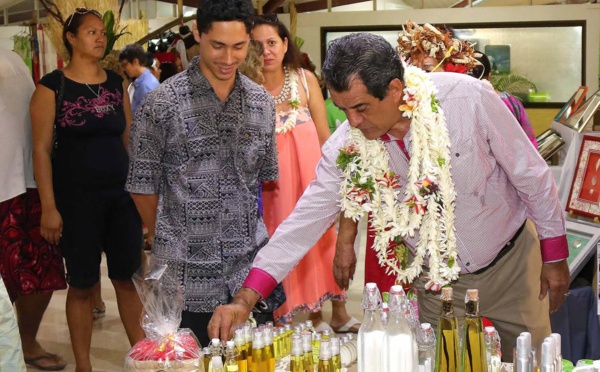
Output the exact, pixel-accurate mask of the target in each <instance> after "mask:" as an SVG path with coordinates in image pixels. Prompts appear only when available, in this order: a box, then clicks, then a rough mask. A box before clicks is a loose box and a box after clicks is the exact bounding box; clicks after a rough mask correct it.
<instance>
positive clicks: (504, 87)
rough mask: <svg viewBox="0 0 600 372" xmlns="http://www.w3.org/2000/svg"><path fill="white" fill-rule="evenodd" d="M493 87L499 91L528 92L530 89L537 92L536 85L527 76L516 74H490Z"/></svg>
mask: <svg viewBox="0 0 600 372" xmlns="http://www.w3.org/2000/svg"><path fill="white" fill-rule="evenodd" d="M491 83H492V85H493V86H494V89H496V90H498V91H500V92H508V93H510V94H515V93H529V90H530V89H533V90H534V91H535V92H537V87H536V86H535V84H534V83H532V82H531V80H529V79H528V78H526V77H525V76H522V75H517V74H497V75H492V80H491Z"/></svg>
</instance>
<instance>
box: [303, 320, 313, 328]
mask: <svg viewBox="0 0 600 372" xmlns="http://www.w3.org/2000/svg"><path fill="white" fill-rule="evenodd" d="M304 325H305V326H306V328H312V327H313V322H312V320H307V321H306V322H304Z"/></svg>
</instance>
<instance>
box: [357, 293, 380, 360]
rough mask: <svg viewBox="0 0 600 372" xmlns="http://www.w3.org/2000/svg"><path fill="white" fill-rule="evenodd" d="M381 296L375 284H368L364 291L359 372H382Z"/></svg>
mask: <svg viewBox="0 0 600 372" xmlns="http://www.w3.org/2000/svg"><path fill="white" fill-rule="evenodd" d="M380 306H381V295H380V294H379V290H378V289H377V285H376V284H375V283H367V285H366V286H365V289H364V291H363V296H362V307H363V309H364V311H365V314H364V316H363V320H362V324H361V326H360V329H359V330H358V372H381V347H382V343H383V334H384V327H383V323H381V315H380V314H379V310H380Z"/></svg>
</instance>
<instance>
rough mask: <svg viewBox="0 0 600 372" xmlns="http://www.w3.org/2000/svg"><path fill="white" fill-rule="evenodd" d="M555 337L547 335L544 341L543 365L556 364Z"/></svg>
mask: <svg viewBox="0 0 600 372" xmlns="http://www.w3.org/2000/svg"><path fill="white" fill-rule="evenodd" d="M550 339H551V340H553V341H552V342H550V341H549V340H550ZM554 350H555V346H554V339H553V338H552V337H546V339H545V340H544V342H543V343H542V366H548V365H552V366H553V365H554V362H555V360H554V359H555V358H554Z"/></svg>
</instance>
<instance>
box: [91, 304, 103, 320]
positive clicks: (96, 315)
mask: <svg viewBox="0 0 600 372" xmlns="http://www.w3.org/2000/svg"><path fill="white" fill-rule="evenodd" d="M102 306H104V310H101V309H100V308H99V307H97V306H94V308H93V309H92V314H93V315H94V320H96V319H100V318H102V317H103V316H104V315H106V305H104V302H103V303H102Z"/></svg>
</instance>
